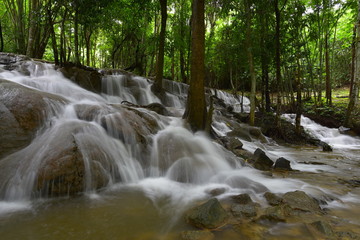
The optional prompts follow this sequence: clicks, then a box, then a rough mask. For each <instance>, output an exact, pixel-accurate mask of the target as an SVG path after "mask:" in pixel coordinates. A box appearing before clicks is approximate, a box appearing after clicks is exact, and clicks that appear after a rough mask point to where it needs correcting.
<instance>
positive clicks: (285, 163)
mask: <svg viewBox="0 0 360 240" xmlns="http://www.w3.org/2000/svg"><path fill="white" fill-rule="evenodd" d="M274 169H275V170H287V171H291V170H292V168H291V166H290V161H289V160H287V159H285V158H282V157H281V158H279V159H277V160H276V162H275V164H274Z"/></svg>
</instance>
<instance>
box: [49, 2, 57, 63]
mask: <svg viewBox="0 0 360 240" xmlns="http://www.w3.org/2000/svg"><path fill="white" fill-rule="evenodd" d="M47 18H48V24H49V26H50V35H51V45H52V49H53V52H54V61H55V65H59V63H60V62H59V51H58V48H57V43H56V35H55V30H54V21H53V18H52V14H51V10H50V9H47Z"/></svg>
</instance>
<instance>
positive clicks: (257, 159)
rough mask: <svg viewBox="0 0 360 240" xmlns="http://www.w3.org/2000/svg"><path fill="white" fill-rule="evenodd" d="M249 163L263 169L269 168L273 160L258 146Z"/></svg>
mask: <svg viewBox="0 0 360 240" xmlns="http://www.w3.org/2000/svg"><path fill="white" fill-rule="evenodd" d="M251 163H252V165H253V166H254V168H256V169H259V170H263V171H268V170H270V169H271V167H272V165H273V164H274V162H273V161H272V160H271V159H270V158H269V157H268V156H267V155H266V154H265V152H264V151H263V150H261V149H260V148H258V149H256V150H255V152H254V156H253V159H252V161H251Z"/></svg>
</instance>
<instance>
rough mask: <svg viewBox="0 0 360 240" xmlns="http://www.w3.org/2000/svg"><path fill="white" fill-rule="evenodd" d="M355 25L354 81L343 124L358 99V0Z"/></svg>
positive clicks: (359, 22) (359, 0)
mask: <svg viewBox="0 0 360 240" xmlns="http://www.w3.org/2000/svg"><path fill="white" fill-rule="evenodd" d="M355 27H356V37H355V38H354V39H355V60H354V62H355V65H354V68H355V69H354V81H353V84H352V86H351V88H352V89H351V96H350V99H349V105H348V108H347V112H346V116H345V123H344V125H345V126H349V125H350V118H351V115H352V113H353V111H354V107H355V105H356V103H357V101H358V96H359V83H360V0H358V16H357V23H356V25H355Z"/></svg>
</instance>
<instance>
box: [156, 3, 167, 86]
mask: <svg viewBox="0 0 360 240" xmlns="http://www.w3.org/2000/svg"><path fill="white" fill-rule="evenodd" d="M159 1H160V8H161V28H160V38H159V51H158V57H157V63H156V78H155V83H154V90H156V91H161V89H162V82H163V75H164V51H165V31H166V20H167V0H159Z"/></svg>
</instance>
